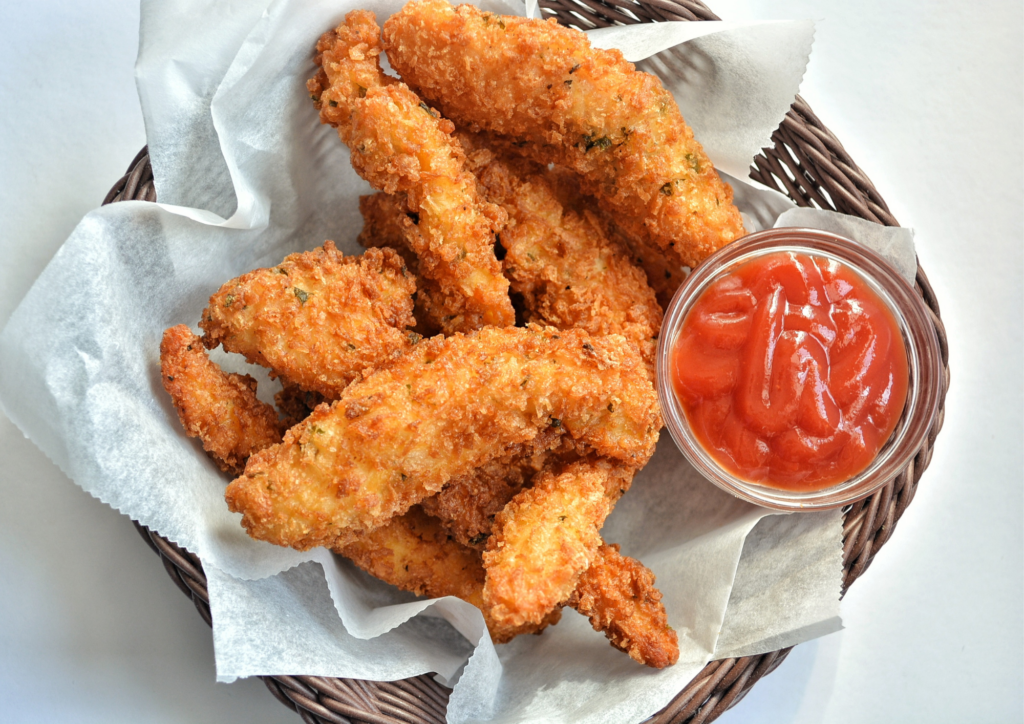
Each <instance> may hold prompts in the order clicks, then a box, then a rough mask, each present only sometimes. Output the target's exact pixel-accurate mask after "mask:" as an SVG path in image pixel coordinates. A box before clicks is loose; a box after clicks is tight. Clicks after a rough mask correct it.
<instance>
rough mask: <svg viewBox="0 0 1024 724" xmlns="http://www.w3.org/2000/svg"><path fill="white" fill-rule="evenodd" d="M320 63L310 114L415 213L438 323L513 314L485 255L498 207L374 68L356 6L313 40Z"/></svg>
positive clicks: (457, 326)
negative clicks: (437, 296)
mask: <svg viewBox="0 0 1024 724" xmlns="http://www.w3.org/2000/svg"><path fill="white" fill-rule="evenodd" d="M317 51H318V55H317V57H316V61H317V64H318V65H319V66H320V71H318V73H317V75H316V76H315V77H314V78H312V79H310V81H309V83H308V87H309V91H310V94H311V95H312V97H313V99H314V102H315V104H316V106H317V108H318V109H319V110H320V120H321V122H323V123H327V124H330V125H332V126H335V127H336V128H337V129H338V135H339V136H341V139H342V140H343V141H344V142H345V143H346V144H347V145H348V147H349V148H350V149H352V154H351V160H352V165H353V167H354V168H355V169H356V171H357V172H358V173H359V174H360V175H361V176H362V177H363V178H365V179H366V180H367V181H369V182H370V184H371V185H372V186H373V187H374V188H376V189H378V190H380V191H386V192H387V193H390V194H394V193H398V192H404V193H406V194H408V205H409V210H410V211H413V212H415V213H417V214H418V215H419V223H418V230H419V234H418V235H416V236H415V237H412V238H411V240H412V241H413V244H414V251H415V252H416V256H417V257H418V258H419V262H420V264H419V271H420V273H421V274H422V275H423V276H426V277H427V278H429V279H433V280H435V281H436V282H437V283H438V284H439V285H440V288H441V291H442V292H443V295H444V299H443V306H444V309H445V314H444V316H445V317H447V318H448V319H447V321H446V324H445V332H451V331H462V330H472V329H478V328H480V327H482V326H484V325H497V326H505V325H511V324H513V323H514V321H515V316H514V313H513V311H512V304H511V302H510V301H509V297H508V282H507V281H506V280H505V278H504V277H503V276H502V274H501V267H500V265H499V264H498V260H497V258H495V256H494V231H495V229H496V228H499V227H500V226H501V225H502V224H503V222H504V215H503V214H502V212H501V210H500V209H498V208H497V207H494V206H493V205H491V204H487V203H486V202H485V201H484V200H483V199H482V198H480V196H479V194H478V193H477V189H476V182H475V180H474V179H473V176H472V174H470V173H469V172H468V171H466V170H465V168H464V167H463V154H462V150H461V149H460V148H459V146H458V143H457V142H455V141H454V140H453V139H452V138H451V135H450V134H451V132H452V131H453V130H454V126H453V125H452V124H451V122H450V121H448V120H446V119H443V118H440V117H439V116H438V114H437V112H436V111H434V110H433V109H431V108H430V107H428V106H427V105H426V104H425V103H423V102H422V101H421V100H420V98H419V97H418V96H417V95H416V94H415V93H413V92H412V91H411V90H409V88H408V87H407V86H406V85H405V84H404V83H400V82H398V81H396V80H395V79H393V78H388V76H386V75H384V73H383V72H382V71H381V70H380V64H379V60H378V58H379V55H380V53H381V44H380V30H379V29H378V27H377V23H376V20H375V19H374V15H373V13H370V12H367V11H364V10H356V11H353V12H351V13H349V14H348V15H347V16H346V18H345V22H344V23H343V24H342V25H339V26H338V27H337V28H336V29H335V30H333V31H331V32H329V33H326V34H324V36H323V37H322V38H321V39H320V41H319V43H318V44H317Z"/></svg>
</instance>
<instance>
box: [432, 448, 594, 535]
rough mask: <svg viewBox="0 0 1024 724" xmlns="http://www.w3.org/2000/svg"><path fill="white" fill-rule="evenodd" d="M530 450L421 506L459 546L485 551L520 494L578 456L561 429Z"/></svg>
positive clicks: (457, 482) (480, 471) (475, 474)
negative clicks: (503, 515) (501, 518)
mask: <svg viewBox="0 0 1024 724" xmlns="http://www.w3.org/2000/svg"><path fill="white" fill-rule="evenodd" d="M530 448H531V452H529V453H525V454H524V453H520V454H517V455H514V456H511V457H509V456H505V457H501V458H496V459H494V460H492V461H490V462H489V463H487V464H486V465H483V466H481V467H480V468H479V469H477V470H474V471H473V472H472V473H471V474H470V475H468V476H465V477H462V478H458V479H456V480H452V481H451V482H449V483H448V484H447V485H445V486H444V489H443V490H442V491H441V492H440V493H438V494H437V495H434V496H431V497H429V498H424V499H423V501H421V503H420V505H422V506H423V509H424V510H425V511H426V512H427V513H429V514H430V515H432V516H434V517H435V518H437V519H439V520H440V521H441V524H442V525H443V526H444V527H445V530H447V531H448V533H449V535H451V536H452V537H453V538H455V540H457V541H458V542H459V543H461V544H462V545H465V546H469V547H470V548H476V549H477V550H481V551H482V550H484V549H485V548H486V547H487V538H488V537H489V536H490V535H491V528H492V526H493V525H494V518H495V516H496V515H497V514H498V513H500V512H501V510H502V509H503V508H504V507H505V506H506V505H507V504H508V502H509V501H510V500H512V498H513V497H514V496H515V495H516V493H518V492H519V491H520V490H522V489H523V488H528V487H529V486H530V485H532V484H533V479H534V478H535V477H536V476H537V474H538V473H540V472H541V471H543V470H545V469H548V468H549V467H551V466H553V465H558V464H563V461H566V460H567V459H571V458H572V457H578V456H576V455H575V453H574V452H572V450H573V446H572V444H571V441H567V440H565V438H562V437H560V430H559V428H548V430H546V431H542V432H541V434H540V435H538V436H537V439H536V440H534V441H533V442H532V443H531V445H530Z"/></svg>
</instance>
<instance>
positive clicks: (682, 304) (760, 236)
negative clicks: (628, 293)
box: [655, 227, 943, 511]
mask: <svg viewBox="0 0 1024 724" xmlns="http://www.w3.org/2000/svg"><path fill="white" fill-rule="evenodd" d="M786 251H794V252H798V253H806V254H810V255H812V256H819V257H820V256H824V257H826V258H829V259H834V260H836V261H839V262H840V263H842V264H844V265H846V266H847V267H848V268H850V269H851V270H852V271H854V272H855V273H857V274H858V275H859V276H860V277H861V278H862V279H863V280H864V281H865V282H866V283H867V284H868V286H869V287H870V288H871V289H872V291H874V292H875V293H876V294H877V295H878V296H879V297H880V298H881V299H882V301H883V302H884V303H885V304H886V305H887V306H888V307H889V309H890V311H891V312H892V314H893V317H894V318H895V320H896V322H897V325H898V326H899V328H900V331H901V333H902V335H903V340H904V345H905V347H906V350H907V356H908V373H909V375H910V380H909V386H908V390H907V401H906V403H905V406H904V410H903V414H902V416H901V417H900V420H899V422H898V423H897V425H896V429H895V430H894V431H893V433H892V435H890V437H889V439H888V441H887V442H886V443H885V444H884V445H883V447H882V449H881V450H880V451H879V453H878V454H877V455H876V457H875V458H874V460H873V461H872V462H871V463H870V464H869V465H868V466H867V467H866V468H865V469H864V470H862V471H861V472H859V473H857V474H856V475H854V476H853V477H851V478H849V479H847V480H845V481H843V482H840V483H836V484H834V485H831V486H828V487H825V488H821V489H819V490H813V491H792V490H785V489H781V488H773V487H769V486H766V485H759V484H757V483H752V482H749V481H746V480H743V479H742V478H739V477H738V476H736V475H734V474H732V473H730V472H729V471H727V470H725V469H724V468H722V467H721V466H720V465H719V464H718V463H717V462H716V461H715V460H714V458H712V457H711V455H710V454H709V453H708V452H707V451H706V450H704V448H703V447H702V446H701V445H700V444H699V443H698V442H697V440H696V438H695V437H694V436H693V434H692V432H691V431H690V429H689V425H688V423H687V421H686V416H685V414H684V413H683V411H682V406H681V404H680V403H679V400H678V398H677V396H676V393H675V391H674V385H673V383H672V379H671V363H670V360H671V353H672V349H673V347H674V346H675V341H676V339H677V338H678V335H679V331H680V329H681V327H682V324H683V321H684V320H685V318H686V315H687V313H688V312H689V310H690V309H691V308H692V306H693V303H694V302H696V300H697V299H699V298H700V296H701V295H702V294H703V292H704V291H705V290H706V289H707V288H708V287H709V286H710V285H711V284H713V283H714V282H715V281H717V280H718V279H720V278H721V277H722V276H724V275H725V274H727V273H729V271H730V270H733V269H735V268H737V267H738V266H740V265H742V264H745V263H746V262H748V261H750V260H752V259H754V258H757V257H761V256H765V255H767V254H773V253H778V252H786ZM655 359H656V371H657V390H658V397H659V401H660V403H661V408H662V416H663V418H664V420H665V426H666V427H667V428H668V431H669V435H670V436H671V437H672V440H673V442H674V443H675V444H676V446H677V447H678V448H679V449H680V451H681V452H682V453H683V455H684V457H686V459H687V460H688V461H689V462H690V464H691V465H693V466H694V467H695V468H696V469H697V471H698V472H700V473H701V474H702V475H703V476H704V477H705V478H707V479H708V480H710V481H711V482H712V483H714V484H715V485H717V486H718V487H720V488H722V489H723V490H726V491H727V492H729V493H731V494H733V495H735V496H737V497H739V498H741V499H743V500H746V501H747V502H750V503H754V504H756V505H760V506H763V507H767V508H771V509H774V510H780V511H814V510H826V509H830V508H838V507H842V506H846V505H849V504H851V503H854V502H856V501H858V500H861V499H863V498H866V497H867V496H869V495H871V494H872V493H873V492H874V491H876V490H878V489H879V488H880V487H882V486H883V485H885V484H886V483H887V482H889V481H890V480H892V479H893V478H894V477H895V476H896V475H898V474H899V473H900V472H901V471H902V470H903V469H904V468H905V467H906V466H907V464H908V463H909V462H910V460H911V459H912V458H913V457H914V456H915V455H916V454H917V451H918V449H919V448H920V446H921V443H922V442H923V441H924V439H925V437H926V436H927V435H928V432H929V430H930V429H931V426H932V422H933V420H934V418H935V415H936V414H937V412H938V409H939V404H940V401H941V393H942V379H943V377H942V360H941V351H940V348H939V342H938V338H937V336H936V334H935V328H934V325H933V324H932V321H931V317H930V313H929V311H928V309H927V307H926V306H925V304H924V301H923V300H922V299H921V297H920V296H919V295H918V294H917V293H916V292H915V290H914V289H913V287H912V286H910V284H908V282H907V281H906V279H904V278H903V277H902V276H901V275H900V273H899V272H898V271H897V270H896V268H895V267H894V266H893V265H892V264H891V263H890V262H888V261H887V260H886V259H885V258H884V257H883V256H881V255H880V254H879V253H877V252H876V251H874V250H873V249H871V248H869V247H868V246H866V245H864V244H862V243H861V242H858V241H856V240H854V239H849V238H846V237H843V236H840V235H838V234H835V233H832V232H828V231H823V230H820V229H812V228H807V227H778V228H774V229H766V230H763V231H758V232H753V233H751V234H748V235H747V236H744V237H742V238H741V239H739V240H737V241H735V242H733V243H731V244H729V245H727V246H725V247H723V248H722V249H720V250H718V251H717V252H715V253H714V254H713V255H712V256H710V257H708V259H706V260H705V261H704V262H703V263H702V264H701V265H700V266H698V267H697V268H696V269H694V270H693V271H692V272H691V273H690V274H689V276H688V277H687V279H686V280H685V281H684V282H683V284H682V285H681V286H680V287H679V289H677V290H676V292H675V294H674V296H673V297H672V301H671V302H670V303H669V305H668V307H667V308H666V309H665V319H664V322H663V324H662V330H661V334H660V335H659V339H658V349H657V353H656V357H655Z"/></svg>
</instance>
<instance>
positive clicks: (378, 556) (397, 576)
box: [335, 505, 561, 643]
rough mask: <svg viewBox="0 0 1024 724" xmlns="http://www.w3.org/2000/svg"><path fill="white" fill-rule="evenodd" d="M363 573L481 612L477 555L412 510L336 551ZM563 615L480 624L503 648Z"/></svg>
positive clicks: (481, 582) (480, 567)
mask: <svg viewBox="0 0 1024 724" xmlns="http://www.w3.org/2000/svg"><path fill="white" fill-rule="evenodd" d="M335 552H336V553H339V554H341V555H343V556H345V557H346V558H348V559H350V560H351V561H352V562H353V563H355V564H356V565H357V566H359V567H360V568H362V569H363V570H364V571H366V572H367V573H369V574H371V575H373V576H376V577H377V578H379V579H381V580H382V581H384V582H385V583H390V584H391V585H393V586H397V587H398V588H401V589H402V590H403V591H412V592H413V593H415V594H416V595H418V596H426V597H428V598H440V597H441V596H455V597H457V598H461V599H462V600H464V601H468V602H469V603H472V604H473V605H474V606H476V607H477V608H479V609H481V610H483V608H484V606H483V585H484V569H483V563H482V561H481V557H480V553H479V552H478V551H475V550H473V549H471V548H467V547H465V546H463V545H461V544H459V543H458V542H456V541H454V540H452V539H451V537H450V536H449V535H448V534H447V532H446V531H445V530H444V529H443V528H442V527H441V525H440V522H439V521H438V520H436V519H435V518H432V517H430V516H428V515H427V514H426V513H425V512H424V511H423V509H422V508H421V507H420V506H418V505H414V506H413V507H412V508H410V509H409V511H408V512H407V513H405V514H404V515H401V516H396V517H395V518H392V519H391V520H390V521H388V522H387V523H386V524H385V525H382V526H381V527H380V528H377V529H376V530H373V531H371V532H370V533H367V534H366V535H365V536H360V537H359V539H358V540H356V541H355V542H353V543H349V544H348V545H346V546H343V547H340V548H336V549H335ZM560 617H561V609H557V610H555V611H553V612H552V615H551V616H548V617H547V618H545V619H544V620H542V621H540V622H539V623H537V624H529V625H525V626H518V627H514V626H507V625H503V624H500V623H498V622H497V621H494V620H493V619H491V618H489V617H488V616H487V615H486V613H485V615H484V620H485V622H486V623H487V628H488V630H489V631H490V634H491V638H492V639H493V640H494V641H495V642H497V643H507V642H508V641H511V640H512V639H513V638H514V637H515V636H518V635H520V634H524V633H539V632H540V631H541V630H542V629H544V628H545V627H547V626H549V625H553V624H555V623H557V622H558V619H559V618H560Z"/></svg>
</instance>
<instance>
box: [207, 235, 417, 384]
mask: <svg viewBox="0 0 1024 724" xmlns="http://www.w3.org/2000/svg"><path fill="white" fill-rule="evenodd" d="M415 291H416V281H415V279H414V277H413V276H412V275H411V274H410V273H409V271H408V270H407V269H406V268H405V264H404V263H403V262H402V259H401V257H400V256H399V255H398V254H397V253H396V252H394V251H392V250H390V249H371V250H368V251H367V252H366V253H365V254H364V255H362V256H349V257H346V256H344V255H343V254H342V253H341V252H339V251H338V250H337V249H336V248H335V246H334V242H331V241H328V242H325V243H324V245H323V247H322V248H320V249H314V250H313V251H309V252H305V253H303V254H291V255H289V256H287V257H285V259H284V261H282V262H281V263H280V264H279V265H277V266H276V267H273V268H270V269H257V270H255V271H251V272H249V273H248V274H243V275H242V276H240V277H238V278H237V279H233V280H231V281H230V282H228V283H227V284H225V285H224V286H223V287H221V288H220V290H219V291H217V292H216V293H215V294H214V295H213V296H212V297H210V306H208V307H207V308H206V310H205V311H204V312H203V319H202V321H201V322H200V323H199V326H200V327H202V328H203V330H204V331H205V334H204V335H203V343H204V344H205V345H206V346H207V347H209V348H213V347H216V346H217V345H218V344H220V345H222V346H223V347H224V349H225V350H227V351H229V352H239V353H241V354H243V355H245V358H246V359H247V360H249V361H250V362H253V363H255V364H259V365H262V366H264V367H267V368H269V369H270V370H272V371H273V373H274V374H275V375H280V376H281V377H284V378H285V379H287V380H288V381H289V382H290V383H292V384H295V385H298V386H299V387H301V388H302V389H303V390H307V391H312V392H318V393H320V394H321V395H323V396H324V397H326V398H328V399H337V398H338V396H339V395H340V394H341V391H342V390H344V389H345V387H347V386H348V384H349V383H350V382H351V381H352V380H354V379H355V378H357V377H358V376H359V375H360V374H361V373H362V371H363V370H365V369H367V368H372V367H376V366H377V365H379V364H383V363H384V362H386V361H388V360H390V359H393V358H395V357H397V356H398V355H400V354H402V353H403V352H405V351H407V350H409V349H410V348H411V347H412V344H413V341H414V340H415V339H416V337H417V335H415V334H413V333H411V332H409V331H407V330H406V328H407V327H411V326H412V325H413V324H414V323H415V320H414V319H413V316H412V307H413V302H412V294H413V292H415Z"/></svg>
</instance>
